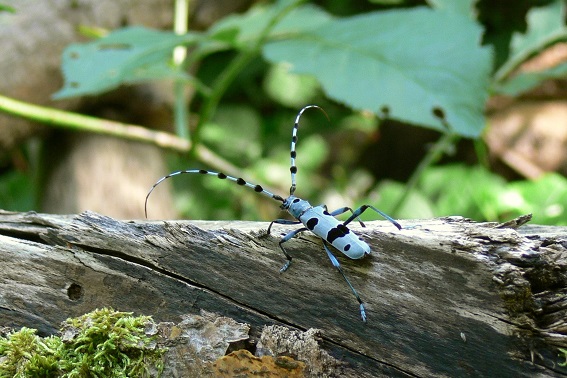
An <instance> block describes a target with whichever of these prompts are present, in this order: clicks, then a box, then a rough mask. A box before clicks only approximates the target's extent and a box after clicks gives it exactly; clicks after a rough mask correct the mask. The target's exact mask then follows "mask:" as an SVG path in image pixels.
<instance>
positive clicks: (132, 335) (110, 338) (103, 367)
mask: <svg viewBox="0 0 567 378" xmlns="http://www.w3.org/2000/svg"><path fill="white" fill-rule="evenodd" d="M156 339H157V327H156V324H155V323H154V322H153V320H152V318H151V317H149V316H138V317H134V316H132V313H130V312H118V311H114V310H112V309H106V308H105V309H101V310H95V311H93V312H90V313H88V314H85V315H83V316H81V317H78V318H69V319H67V320H66V321H65V322H63V323H62V326H61V333H60V335H58V336H49V337H40V336H38V335H36V330H34V329H30V328H25V327H24V328H22V329H21V330H19V331H17V332H11V333H9V334H8V335H7V336H6V337H0V378H4V377H6V378H7V377H15V378H19V377H22V378H23V377H46V378H47V377H65V378H87V377H88V378H90V377H101V378H102V377H151V376H156V375H159V373H160V372H161V371H162V369H163V359H162V356H163V354H164V353H165V349H163V348H159V347H158V346H157V342H156Z"/></svg>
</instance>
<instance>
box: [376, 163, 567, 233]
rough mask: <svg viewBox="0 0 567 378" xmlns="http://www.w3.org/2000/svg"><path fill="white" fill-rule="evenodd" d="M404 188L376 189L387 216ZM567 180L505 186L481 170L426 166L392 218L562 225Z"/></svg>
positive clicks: (388, 185)
mask: <svg viewBox="0 0 567 378" xmlns="http://www.w3.org/2000/svg"><path fill="white" fill-rule="evenodd" d="M404 190H405V188H404V186H403V185H401V184H398V183H391V182H386V183H383V184H381V185H379V186H377V187H376V188H375V189H374V190H373V191H372V193H371V194H370V197H372V196H376V197H377V200H376V201H375V202H374V203H377V204H378V206H381V208H382V210H384V211H386V212H388V211H390V212H392V211H391V206H392V203H395V202H396V199H397V198H399V197H400V196H401V195H402V194H403V192H404ZM566 203H567V179H566V178H565V177H563V176H561V175H558V174H554V173H549V174H547V175H545V176H543V177H541V178H540V179H538V180H535V181H529V180H522V181H513V182H506V181H505V180H504V179H502V178H501V177H500V176H498V175H496V174H494V173H491V172H489V171H488V170H486V168H484V167H482V166H465V165H462V164H455V165H447V166H439V167H431V168H429V169H427V170H426V171H425V172H424V174H423V175H422V177H421V180H420V183H419V184H418V186H417V188H416V190H415V191H412V193H411V195H410V197H409V199H408V200H407V201H406V202H405V203H404V206H403V207H402V209H401V210H400V211H399V212H398V213H397V214H395V213H392V214H390V215H393V216H395V217H399V218H403V217H412V218H419V217H438V216H448V215H462V216H466V217H469V218H472V219H474V220H477V221H483V220H485V221H501V222H503V221H507V220H510V219H512V218H515V217H518V216H520V215H524V214H533V222H534V223H536V224H548V225H567V208H566V207H565V204H566Z"/></svg>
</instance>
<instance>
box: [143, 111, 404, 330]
mask: <svg viewBox="0 0 567 378" xmlns="http://www.w3.org/2000/svg"><path fill="white" fill-rule="evenodd" d="M310 108H317V109H319V110H321V111H322V112H323V113H324V114H325V116H327V114H326V113H325V111H324V110H323V109H322V108H320V107H319V106H317V105H307V106H305V107H303V108H302V109H301V110H300V111H299V113H298V114H297V116H296V118H295V123H294V126H293V131H292V138H291V151H290V156H291V166H290V172H291V187H290V190H289V196H288V197H287V198H283V197H282V196H280V195H277V194H274V193H272V192H270V191H268V190H266V189H264V188H263V187H262V186H261V185H258V184H253V183H250V182H248V181H246V180H244V179H242V178H237V177H233V176H229V175H227V174H224V173H222V172H214V171H209V170H204V169H188V170H182V171H176V172H173V173H170V174H168V175H167V176H164V177H162V178H160V179H159V180H158V181H157V182H156V183H155V184H154V185H153V186H152V187H151V188H150V190H149V192H148V194H147V195H146V201H145V205H144V211H145V214H146V217H147V214H148V213H147V205H148V199H149V197H150V195H151V193H152V192H153V190H154V189H155V188H156V187H157V186H158V185H159V184H160V183H162V182H163V181H164V180H167V179H168V178H170V177H173V176H177V175H180V174H187V173H195V174H202V175H211V176H216V177H217V178H219V179H221V180H229V181H233V182H235V183H236V184H238V185H241V186H246V187H249V188H251V189H253V190H254V191H255V192H257V193H260V194H263V195H265V196H268V197H270V198H272V199H274V200H276V201H280V202H281V203H282V204H281V206H280V208H281V209H282V210H285V211H287V212H288V213H289V214H290V215H291V216H292V217H293V218H294V219H295V220H290V219H276V220H274V221H272V222H271V223H270V225H269V226H268V229H267V233H266V234H268V235H269V234H270V232H271V229H272V226H273V225H274V224H302V225H303V227H301V228H298V229H296V230H294V231H291V232H289V233H288V234H286V235H285V236H284V237H283V238H282V239H281V240H280V241H279V247H280V249H281V250H282V252H283V253H284V255H285V257H286V259H287V261H286V263H285V264H284V265H283V267H282V268H281V269H280V272H281V273H283V272H285V271H286V270H287V269H288V268H289V266H290V265H291V261H292V256H291V255H290V254H289V253H288V252H287V251H286V249H285V248H284V246H283V244H284V243H285V242H287V241H289V240H290V239H292V238H293V237H294V236H296V235H298V234H299V233H301V232H304V231H311V232H313V233H314V234H315V235H317V236H319V237H320V238H321V239H322V241H323V248H324V249H325V251H326V252H327V256H328V257H329V259H330V260H331V263H332V264H333V266H334V267H335V268H336V269H337V270H338V271H339V272H340V274H341V275H342V277H343V278H344V280H345V281H346V283H347V284H348V286H349V287H350V289H351V291H352V293H353V294H354V295H355V297H356V299H357V301H358V303H359V308H360V316H361V318H362V320H363V321H364V322H366V309H365V307H364V303H363V302H362V299H361V298H360V296H359V295H358V292H357V291H356V290H355V288H354V287H353V286H352V284H351V282H350V281H349V279H348V278H347V277H346V275H345V274H344V272H343V270H342V268H341V265H340V264H339V261H338V260H337V258H336V257H335V256H334V255H333V253H332V252H331V249H330V247H329V244H330V245H331V246H333V247H334V248H336V249H337V250H339V251H341V252H342V253H343V254H345V255H346V256H347V257H349V258H351V259H360V258H363V257H364V256H366V255H367V254H370V246H369V245H368V244H367V243H366V242H365V241H364V240H362V239H361V238H360V237H359V236H357V235H356V234H355V233H353V232H352V231H351V230H350V229H349V228H348V227H347V225H348V224H349V223H350V222H352V221H353V220H355V219H356V220H357V221H358V222H359V223H360V225H361V226H362V227H365V225H364V223H363V222H362V221H361V220H360V218H359V216H360V215H361V214H362V213H364V212H365V211H366V210H368V209H371V210H374V211H375V212H377V213H378V214H380V215H381V216H382V217H384V218H385V219H386V220H388V221H389V222H391V223H392V224H393V225H394V226H396V228H398V230H401V229H402V226H401V225H400V224H399V223H398V222H397V221H395V220H394V219H393V218H392V217H390V216H389V215H387V214H385V213H384V212H382V211H381V210H378V209H377V208H375V207H374V206H372V205H362V206H361V207H359V208H357V209H356V210H352V209H351V208H350V207H342V208H340V209H337V210H334V211H332V212H329V211H328V209H327V206H326V205H318V206H312V205H311V204H310V203H309V202H308V201H306V200H303V199H301V198H299V197H297V196H295V190H296V187H297V185H296V177H295V176H296V174H297V166H296V163H295V159H296V156H297V153H296V145H297V141H298V138H297V131H298V128H299V120H300V118H301V116H302V115H303V112H305V110H307V109H310ZM327 118H328V117H327ZM348 211H350V212H351V216H350V217H349V218H348V219H347V220H346V221H344V222H342V221H340V220H338V219H337V218H335V217H336V216H337V215H340V214H344V213H346V212H348Z"/></svg>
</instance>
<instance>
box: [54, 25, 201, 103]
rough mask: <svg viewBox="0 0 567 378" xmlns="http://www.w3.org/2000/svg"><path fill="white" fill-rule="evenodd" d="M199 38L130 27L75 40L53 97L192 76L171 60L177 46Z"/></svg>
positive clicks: (90, 93)
mask: <svg viewBox="0 0 567 378" xmlns="http://www.w3.org/2000/svg"><path fill="white" fill-rule="evenodd" d="M198 38H199V37H198V36H197V35H196V34H187V35H183V36H180V35H176V34H174V33H169V32H161V31H155V30H149V29H145V28H142V27H129V28H124V29H120V30H118V31H115V32H113V33H111V34H109V35H108V36H107V37H105V38H101V39H98V40H96V41H94V42H90V43H85V44H72V45H70V46H69V47H67V48H66V49H65V51H64V52H63V58H62V59H63V63H62V70H63V75H64V77H65V85H64V87H63V88H62V89H61V90H60V91H58V92H57V93H55V94H54V95H53V98H55V99H61V98H67V97H73V96H81V95H93V94H97V93H101V92H104V91H108V90H110V89H113V88H116V87H118V86H119V85H121V84H124V83H134V82H140V81H143V80H157V79H183V80H190V79H191V78H190V77H189V75H188V74H186V73H185V72H183V71H181V70H179V69H177V68H175V67H174V66H173V65H172V64H170V63H169V62H170V61H171V54H172V51H173V48H174V47H175V46H178V45H181V44H188V43H194V42H195V41H196V40H197V39H198Z"/></svg>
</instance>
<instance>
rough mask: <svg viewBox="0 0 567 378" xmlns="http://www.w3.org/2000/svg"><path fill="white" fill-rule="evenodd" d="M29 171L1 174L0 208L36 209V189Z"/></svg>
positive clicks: (16, 209) (13, 209)
mask: <svg viewBox="0 0 567 378" xmlns="http://www.w3.org/2000/svg"><path fill="white" fill-rule="evenodd" d="M34 187H35V186H34V185H33V180H32V179H31V177H30V175H29V174H28V173H24V172H20V171H9V172H6V173H4V174H2V175H1V176H0V209H6V210H12V211H29V210H33V209H34V207H35V206H34V205H35V201H34V196H35V194H36V193H35V190H34Z"/></svg>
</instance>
